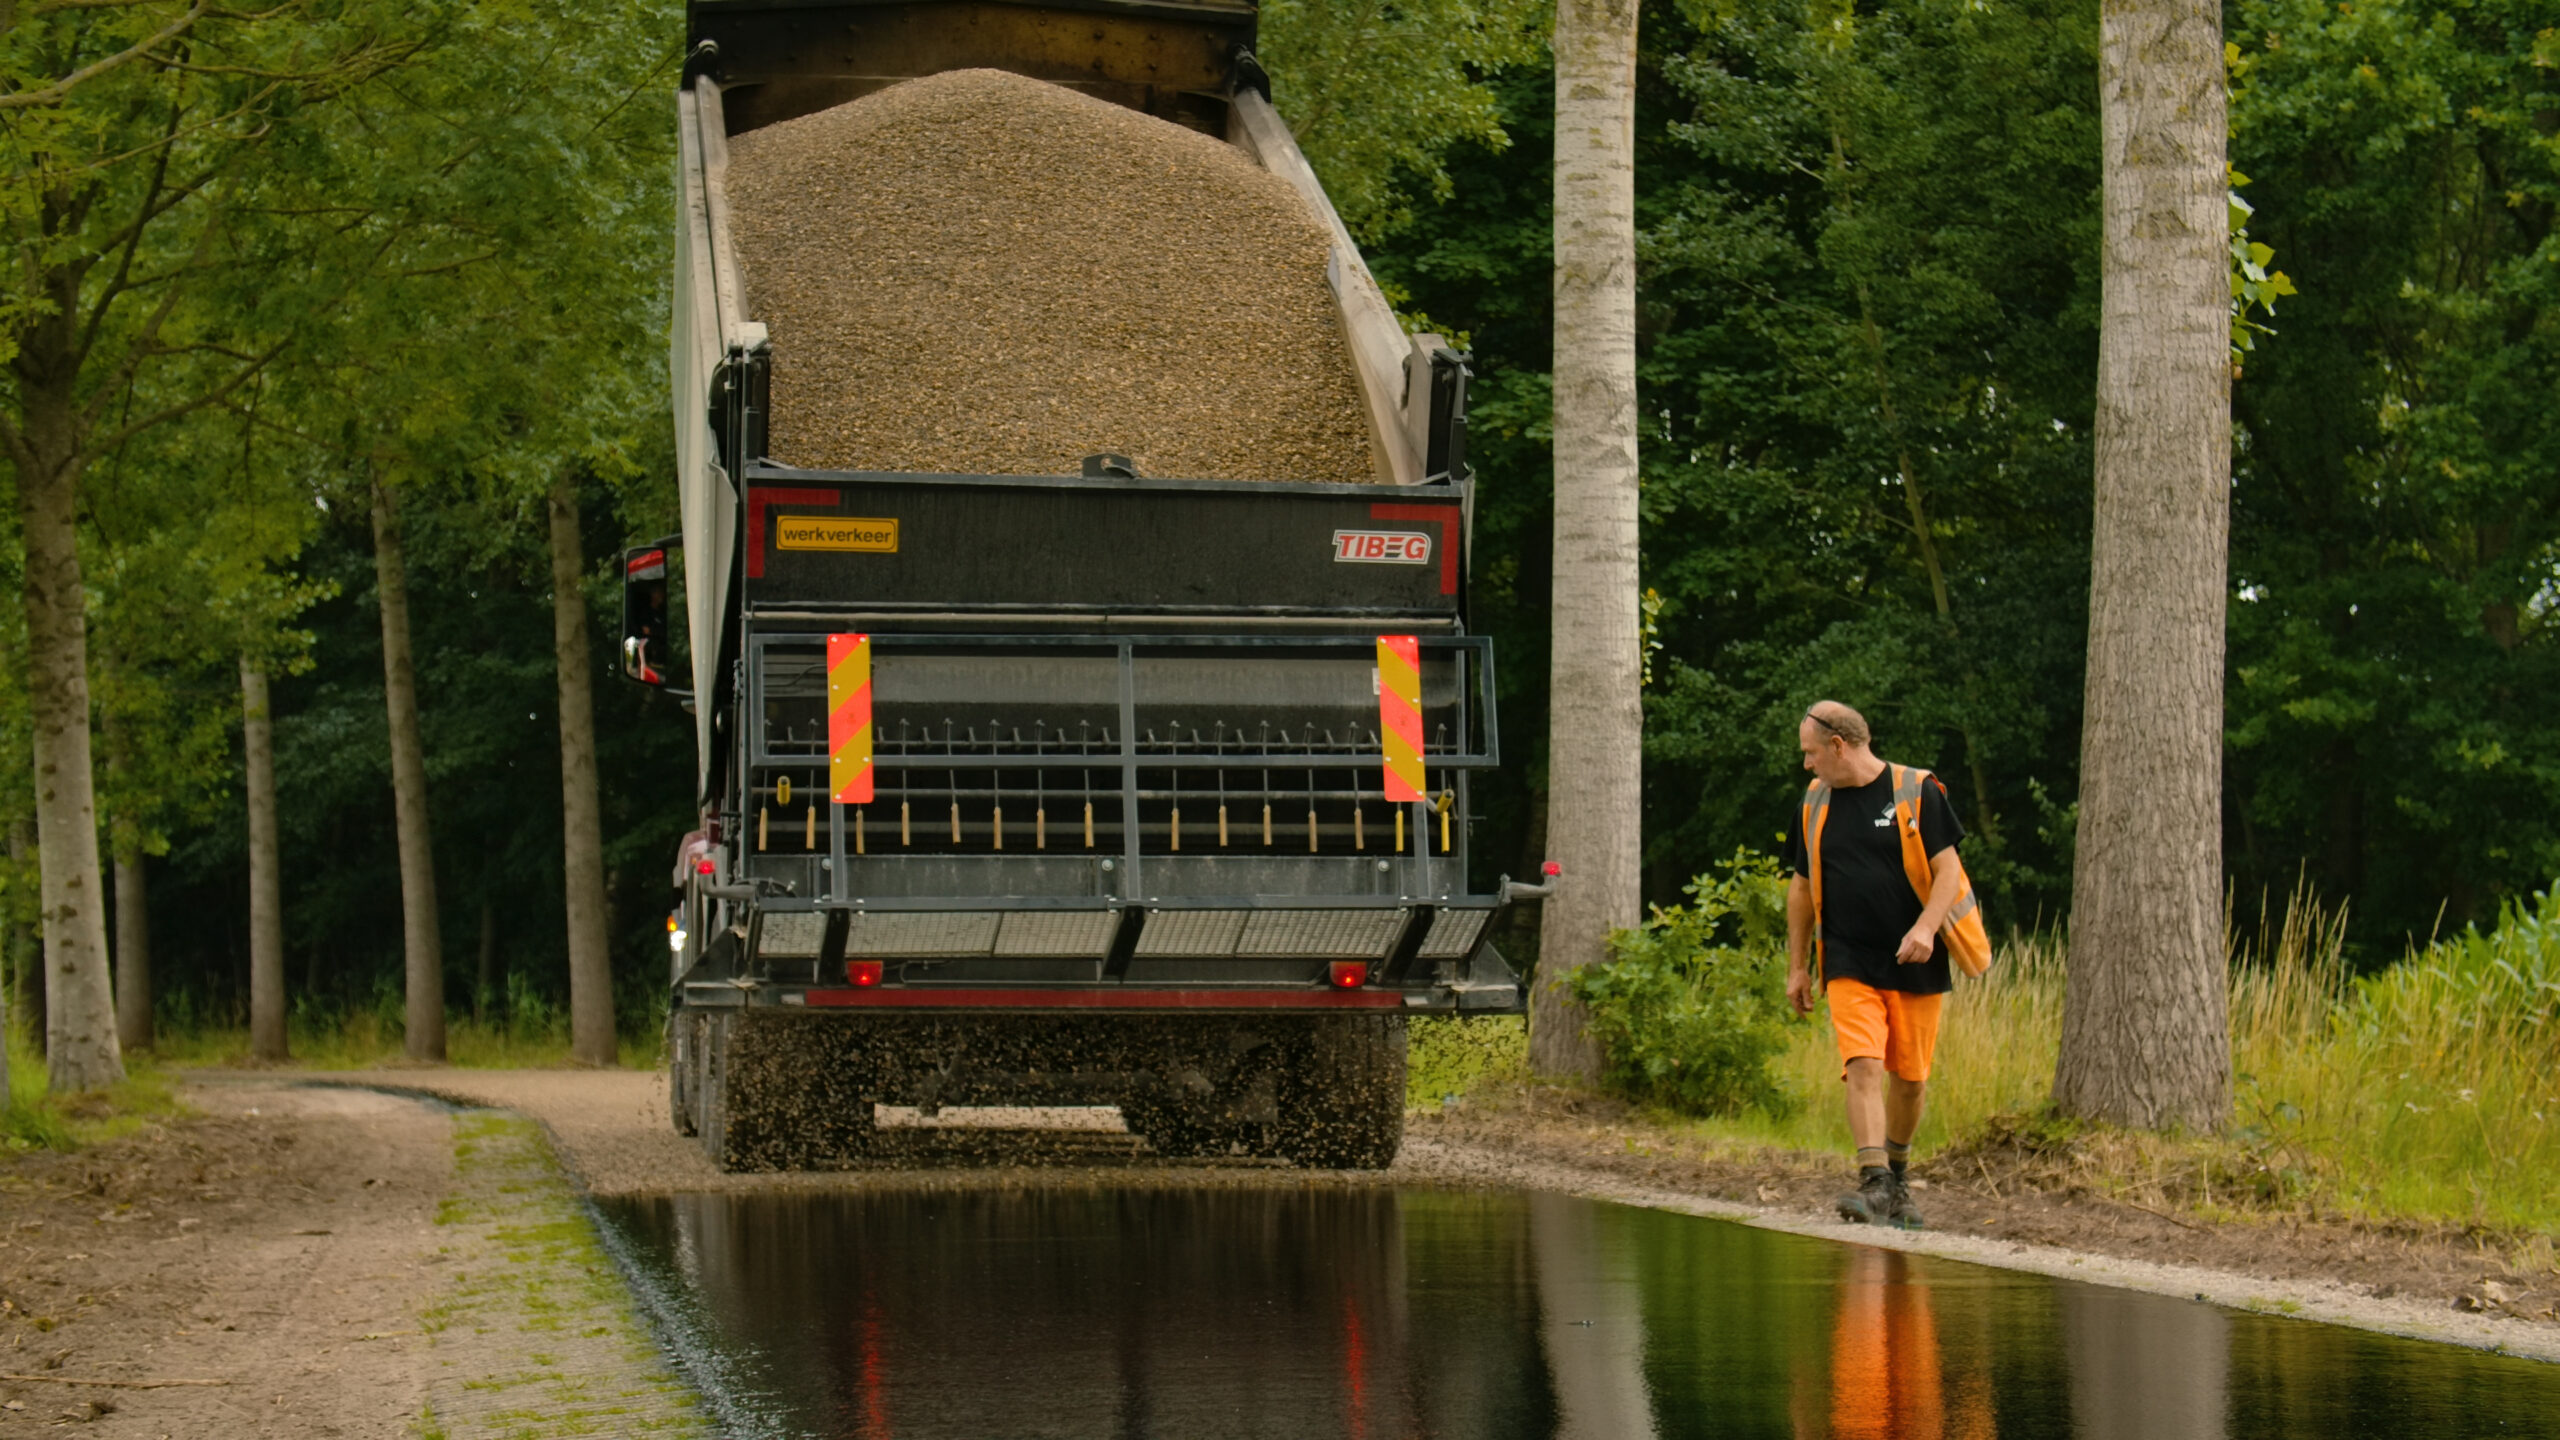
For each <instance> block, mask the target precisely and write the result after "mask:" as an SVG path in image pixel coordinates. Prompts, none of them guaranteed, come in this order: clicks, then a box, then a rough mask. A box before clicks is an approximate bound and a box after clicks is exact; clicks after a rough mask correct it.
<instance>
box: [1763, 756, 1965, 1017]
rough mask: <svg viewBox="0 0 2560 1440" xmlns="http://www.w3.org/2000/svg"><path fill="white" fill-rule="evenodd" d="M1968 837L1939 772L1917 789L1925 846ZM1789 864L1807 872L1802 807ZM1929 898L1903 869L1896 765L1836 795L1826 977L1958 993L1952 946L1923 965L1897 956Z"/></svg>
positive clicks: (1826, 882)
mask: <svg viewBox="0 0 2560 1440" xmlns="http://www.w3.org/2000/svg"><path fill="white" fill-rule="evenodd" d="M1963 838H1964V826H1963V825H1962V824H1960V823H1958V822H1957V820H1956V812H1955V807H1954V806H1953V805H1951V804H1949V803H1948V802H1947V787H1946V786H1944V785H1942V784H1940V783H1939V782H1938V778H1937V777H1936V776H1934V775H1932V776H1930V777H1929V778H1928V779H1927V780H1925V781H1923V782H1922V783H1921V786H1920V848H1921V851H1922V853H1923V854H1928V855H1935V854H1937V853H1938V852H1939V851H1941V850H1944V849H1946V848H1947V847H1948V846H1950V845H1953V844H1955V843H1956V842H1957V841H1959V840H1962V839H1963ZM1787 863H1788V864H1789V865H1790V866H1792V867H1794V869H1795V873H1797V874H1798V875H1807V874H1810V873H1811V872H1810V869H1809V867H1808V865H1807V862H1806V856H1805V848H1804V802H1803V800H1802V799H1801V798H1799V799H1798V800H1797V802H1796V805H1795V808H1794V809H1793V810H1792V811H1790V812H1789V814H1788V819H1787ZM1927 908H1928V901H1927V900H1926V899H1925V898H1923V897H1922V896H1920V895H1917V894H1915V893H1913V891H1912V889H1911V879H1910V877H1909V876H1907V875H1905V874H1903V872H1902V836H1901V835H1900V833H1899V832H1897V831H1896V830H1895V829H1894V826H1893V767H1892V766H1890V765H1888V766H1886V767H1885V768H1884V772H1883V773H1882V774H1880V775H1878V776H1876V778H1875V779H1873V780H1871V781H1869V782H1867V783H1866V784H1864V785H1861V786H1859V787H1858V788H1856V789H1854V790H1834V791H1832V792H1831V809H1830V813H1829V814H1828V816H1827V817H1826V818H1825V819H1824V820H1823V822H1822V975H1823V978H1824V979H1825V980H1862V981H1865V982H1866V983H1867V984H1869V985H1872V986H1874V987H1875V988H1877V989H1879V990H1902V991H1906V992H1909V993H1911V994H1914V995H1939V994H1944V993H1945V992H1947V991H1949V990H1952V989H1954V988H1955V980H1954V977H1953V976H1952V975H1951V974H1950V973H1949V971H1948V969H1947V942H1946V940H1945V938H1944V937H1943V936H1942V937H1940V938H1939V940H1938V948H1937V952H1936V953H1935V954H1933V955H1931V956H1930V957H1929V958H1928V960H1926V961H1925V962H1923V963H1921V964H1918V965H1905V964H1903V963H1902V962H1901V961H1899V960H1897V959H1895V958H1894V952H1895V951H1897V950H1899V949H1901V948H1902V937H1903V936H1905V935H1908V934H1910V933H1911V927H1912V926H1914V925H1916V924H1918V923H1920V912H1921V911H1922V910H1925V909H1927Z"/></svg>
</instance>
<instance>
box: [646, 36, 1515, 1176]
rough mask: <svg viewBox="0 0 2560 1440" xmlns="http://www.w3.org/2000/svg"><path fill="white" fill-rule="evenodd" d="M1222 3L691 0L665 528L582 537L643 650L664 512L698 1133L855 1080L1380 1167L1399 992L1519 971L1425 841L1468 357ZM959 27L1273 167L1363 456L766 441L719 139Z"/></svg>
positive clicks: (1462, 588)
mask: <svg viewBox="0 0 2560 1440" xmlns="http://www.w3.org/2000/svg"><path fill="white" fill-rule="evenodd" d="M1254 23H1255V14H1254V11H1253V9H1252V8H1251V7H1250V6H1249V5H1244V4H1194V3H1121V0H1074V3H1057V4H1020V5H1017V4H1010V3H1001V0H913V3H906V4H889V5H876V4H844V5H828V4H816V5H811V4H794V3H775V0H695V3H694V4H693V5H692V6H691V11H690V25H691V30H692V35H691V39H692V41H693V42H694V47H695V48H694V50H693V56H692V59H690V60H689V61H688V63H687V66H686V69H685V81H684V89H683V93H682V95H681V97H680V107H679V115H680V125H681V127H682V133H681V154H682V159H681V166H680V177H681V201H680V209H679V215H678V233H677V250H676V286H675V316H674V324H673V341H672V352H671V360H672V371H673V382H674V389H675V412H676V422H677V442H678V443H677V450H678V484H679V487H680V492H681V501H682V512H683V524H684V530H683V533H682V535H681V536H680V537H669V539H668V540H667V541H665V542H661V543H659V544H656V545H650V546H643V547H639V548H638V549H635V550H633V551H631V552H629V553H628V554H626V556H625V557H624V564H625V604H624V616H625V618H624V642H623V662H624V670H625V673H626V675H628V676H629V677H631V678H632V679H635V680H638V681H641V682H642V683H646V684H655V685H660V686H668V685H670V683H671V682H672V681H673V680H675V679H676V678H678V671H679V666H680V664H681V663H682V662H679V661H678V660H676V659H675V654H676V647H675V645H674V638H675V637H674V631H675V628H676V627H675V624H674V621H675V615H674V614H673V612H672V611H671V609H670V599H671V593H672V592H671V587H670V578H669V577H670V572H671V568H672V567H671V565H670V559H671V553H670V552H672V551H676V550H678V549H680V550H681V552H682V557H683V563H684V565H685V567H686V583H685V585H684V587H683V602H682V603H683V619H684V622H685V623H684V627H683V628H684V630H685V631H686V632H687V640H688V642H689V644H688V647H687V649H688V650H689V669H690V678H691V680H692V689H691V691H690V693H689V697H688V699H689V705H690V708H691V709H692V711H693V718H694V721H695V726H696V739H697V743H698V752H699V758H700V767H699V770H698V772H697V781H698V787H699V795H700V797H701V800H700V803H701V812H702V821H701V826H700V828H699V829H698V830H697V831H696V832H695V834H694V835H693V836H690V837H688V838H687V842H686V844H685V846H684V849H683V851H682V854H681V857H680V859H679V862H678V867H677V874H676V876H675V880H676V883H677V884H678V886H679V887H680V889H681V892H682V897H683V898H682V901H681V903H680V904H679V905H678V906H677V908H676V910H675V913H674V915H673V916H672V917H671V919H670V932H669V938H670V942H671V948H672V955H673V961H672V963H673V974H672V985H673V992H672V1003H671V1018H670V1040H671V1043H670V1046H669V1055H670V1057H671V1058H670V1064H671V1067H672V1069H671V1079H672V1084H671V1087H670V1090H671V1106H672V1110H673V1117H672V1118H673V1121H674V1123H675V1125H676V1126H677V1128H678V1129H679V1130H681V1131H683V1132H685V1133H687V1134H692V1135H697V1136H699V1137H700V1138H701V1140H702V1143H703V1144H704V1146H705V1148H706V1149H707V1150H708V1151H709V1153H710V1154H711V1155H712V1156H713V1158H714V1159H715V1160H716V1161H717V1162H718V1163H720V1164H721V1165H722V1166H724V1167H727V1168H776V1167H780V1168H793V1167H806V1166H819V1165H830V1164H841V1163H846V1162H848V1161H851V1160H853V1159H856V1158H858V1157H859V1156H860V1155H861V1153H862V1152H863V1149H864V1147H865V1143H866V1140H867V1138H868V1136H869V1134H870V1133H871V1130H872V1126H873V1123H874V1107H875V1106H877V1105H881V1104H889V1105H912V1106H919V1107H923V1108H925V1109H927V1110H932V1109H934V1108H937V1107H940V1106H945V1105H988V1104H1008V1105H1060V1104H1066V1105H1116V1106H1118V1107H1119V1108H1120V1110H1121V1112H1122V1114H1123V1116H1124V1117H1125V1118H1126V1119H1127V1121H1128V1123H1129V1127H1130V1129H1132V1130H1133V1131H1135V1132H1136V1133H1138V1134H1140V1135H1142V1136H1144V1137H1145V1138H1146V1140H1147V1141H1148V1142H1149V1143H1150V1144H1151V1145H1152V1146H1153V1147H1154V1148H1156V1149H1157V1150H1159V1151H1161V1152H1164V1153H1166V1154H1171V1155H1210V1154H1237V1153H1241V1154H1252V1155H1268V1156H1278V1157H1283V1158H1287V1159H1289V1160H1292V1161H1295V1162H1298V1163H1301V1164H1308V1165H1322V1166H1345V1167H1378V1166H1383V1165H1386V1164H1388V1163H1389V1162H1390V1161H1392V1159H1393V1158H1394V1155H1395V1152H1396V1149H1397V1146H1398V1143H1399V1141H1400V1139H1401V1134H1402V1114H1403V1101H1404V1045H1405V1030H1404V1026H1405V1020H1406V1018H1407V1017H1408V1016H1413V1015H1429V1014H1442V1015H1489V1014H1507V1013H1517V1012H1518V1011H1519V1010H1520V1009H1521V1008H1522V999H1523V997H1522V991H1521V986H1520V982H1519V980H1518V978H1517V977H1516V976H1515V975H1514V973H1513V972H1512V971H1511V969H1510V968H1509V967H1508V965H1507V964H1506V963H1505V962H1504V960H1503V958H1502V957H1501V956H1500V955H1499V954H1498V953H1496V952H1495V950H1494V949H1493V947H1492V945H1491V944H1490V943H1489V936H1490V934H1491V933H1492V931H1493V929H1494V922H1495V920H1496V917H1497V915H1498V913H1499V912H1500V910H1501V909H1502V908H1503V907H1504V906H1505V905H1506V904H1508V903H1513V902H1515V901H1517V900H1519V899H1523V898H1530V897H1534V896H1535V895H1536V894H1538V893H1540V892H1539V890H1538V889H1537V888H1536V887H1531V886H1522V885H1514V884H1511V883H1510V882H1508V881H1507V880H1506V881H1504V882H1501V883H1500V884H1497V885H1496V886H1494V887H1493V888H1492V889H1490V890H1483V891H1479V890H1477V889H1475V888H1473V887H1471V886H1470V884H1469V880H1468V873H1469V864H1468V850H1469V843H1470V839H1471V835H1470V829H1471V811H1470V807H1469V796H1468V791H1469V785H1470V781H1471V780H1472V778H1473V777H1475V776H1476V775H1478V774H1479V773H1481V772H1483V771H1485V770H1487V769H1489V768H1490V767H1492V766H1494V765H1495V764H1497V763H1498V759H1499V744H1498V738H1499V737H1498V734H1497V728H1496V724H1495V712H1494V707H1493V693H1494V691H1493V663H1494V657H1493V651H1492V647H1491V645H1490V643H1489V642H1488V641H1487V640H1486V639H1485V638H1484V637H1481V636H1477V635H1474V634H1471V633H1470V632H1469V630H1468V628H1467V624H1466V613H1465V602H1466V588H1467V542H1468V521H1469V517H1470V515H1471V513H1472V503H1473V480H1472V476H1471V473H1470V471H1469V469H1468V466H1467V463H1466V419H1465V407H1466V379H1467V371H1466V366H1465V357H1463V356H1462V355H1459V354H1457V353H1455V352H1453V351H1452V350H1450V349H1449V348H1448V347H1446V346H1445V345H1443V344H1441V343H1440V342H1439V341H1438V340H1437V339H1436V337H1428V336H1424V337H1408V336H1407V335H1405V333H1404V332H1403V330H1402V329H1401V327H1400V326H1398V324H1397V323H1396V321H1395V319H1394V316H1393V315H1392V313H1391V312H1390V311H1389V310H1388V308H1387V306H1386V304H1385V303H1384V301H1383V300H1382V299H1381V298H1380V296H1379V293H1378V290H1377V287H1376V286H1375V284H1374V283H1373V282H1372V281H1371V279H1370V277H1369V275H1368V271H1367V269H1366V267H1365V266H1364V265H1363V264H1362V262H1361V260H1360V257H1359V254H1358V251H1357V250H1356V248H1355V247H1354V246H1353V245H1352V243H1351V241H1350V239H1349V237H1348V235H1347V234H1346V233H1345V232H1344V231H1343V229H1342V226H1341V224H1340V222H1339V220H1338V219H1337V218H1336V217H1335V216H1334V214H1333V211H1332V208H1331V206H1330V204H1329V203H1328V202H1327V201H1326V200H1325V198H1324V194H1323V191H1322V189H1321V187H1319V186H1318V185H1317V184H1316V181H1315V178H1314V175H1313V172H1312V171H1311V170H1309V169H1308V167H1307V164H1306V161H1305V159H1304V157H1303V156H1302V155H1301V154H1300V153H1299V151H1298V148H1297V145H1296V143H1295V141H1294V140H1293V139H1292V138H1291V137H1290V135H1289V132H1288V129H1287V127H1286V126H1285V125H1284V124H1282V123H1281V121H1280V119H1279V117H1278V115H1277V113H1276V112H1275V111H1273V110H1272V108H1271V105H1270V102H1269V99H1268V96H1267V93H1266V86H1267V82H1265V81H1264V80H1263V79H1262V77H1261V71H1260V68H1259V66H1258V65H1256V64H1255V63H1254V60H1253V56H1252V41H1253V37H1254ZM961 69H989V70H1001V71H1007V72H1011V73H1012V74H1014V75H1019V76H1027V77H1029V78H1030V79H1033V80H1039V81H1044V82H1048V83H1052V84H1059V85H1064V86H1067V87H1069V88H1071V89H1074V90H1077V91H1079V92H1081V93H1083V94H1085V95H1088V96H1092V97H1095V98H1098V99H1101V100H1107V101H1109V102H1111V103H1112V104H1115V105H1120V106H1125V107H1127V108H1129V109H1131V110H1134V111H1137V112H1140V113H1143V114H1147V115H1151V116H1154V117H1155V118H1157V119H1159V120H1162V121H1167V122H1170V123H1172V124H1176V125H1180V126H1183V127H1186V128H1187V129H1189V130H1192V131H1195V132H1199V133H1203V134H1207V135H1212V136H1216V137H1218V138H1220V139H1222V140H1224V141H1226V142H1227V143H1229V144H1232V145H1234V146H1235V147H1236V148H1237V149H1238V150H1239V151H1241V152H1242V153H1244V154H1245V155H1247V156H1250V157H1251V158H1252V159H1253V160H1254V161H1255V162H1256V163H1257V164H1259V165H1260V166H1262V167H1263V168H1264V169H1266V170H1268V171H1269V172H1271V173H1272V174H1273V175H1276V176H1278V177H1280V178H1281V179H1282V180H1285V181H1287V182H1288V183H1289V185H1290V186H1291V187H1292V188H1293V189H1294V190H1295V191H1296V192H1297V193H1298V194H1299V195H1300V196H1301V197H1302V198H1303V200H1304V202H1305V204H1306V205H1307V206H1308V208H1309V210H1310V212H1311V213H1312V214H1313V215H1314V216H1315V217H1316V218H1317V219H1318V220H1319V221H1320V222H1321V223H1322V224H1323V225H1324V227H1325V229H1326V231H1327V232H1328V233H1329V235H1330V250H1329V251H1328V252H1327V253H1326V254H1325V255H1324V257H1323V259H1324V281H1325V285H1326V287H1327V290H1328V292H1329V294H1330V297H1331V301H1332V304H1333V305H1334V307H1335V313H1334V316H1333V320H1334V323H1335V324H1336V325H1338V327H1339V336H1340V342H1341V354H1342V363H1344V364H1347V365H1348V366H1349V367H1350V369H1351V370H1352V372H1353V376H1352V378H1353V380H1354V381H1355V382H1356V385H1355V390H1354V394H1355V395H1356V404H1357V406H1358V409H1359V419H1358V421H1357V422H1356V423H1357V424H1359V425H1360V426H1361V427H1362V428H1364V429H1365V434H1366V440H1367V451H1366V453H1367V456H1368V458H1369V460H1370V462H1371V468H1372V472H1373V474H1372V476H1371V479H1372V481H1373V483H1358V484H1353V483H1340V482H1339V481H1337V480H1324V481H1313V480H1293V479H1287V478H1280V479H1271V478H1259V477H1258V478H1256V479H1254V480H1251V481H1243V480H1239V479H1236V478H1227V477H1220V476H1205V477H1203V476H1156V475H1142V474H1139V473H1136V471H1137V468H1138V467H1137V466H1136V465H1134V464H1133V463H1132V462H1130V461H1129V460H1127V459H1125V458H1123V457H1122V456H1120V455H1118V454H1114V453H1108V452H1104V453H1096V454H1092V455H1089V456H1086V457H1083V458H1082V460H1081V462H1080V463H1079V464H1078V465H1076V466H1075V473H1067V474H968V473H925V472H919V471H913V470H899V469H894V468H872V469H824V468H814V467H812V466H808V465H805V464H804V465H788V464H783V463H779V462H778V461H777V460H776V458H775V457H776V456H777V455H785V456H789V455H795V454H806V453H809V451H808V446H807V445H805V444H803V445H800V446H798V447H796V448H795V444H794V435H793V426H794V424H795V423H807V421H806V417H805V416H803V415H799V414H795V412H794V410H793V409H792V408H791V407H789V406H785V407H783V408H782V409H780V410H779V411H777V410H776V408H775V407H774V405H773V403H772V397H773V393H774V385H773V372H774V367H775V365H776V364H777V363H782V364H786V365H787V364H789V363H791V361H792V355H791V354H790V353H788V351H789V347H790V346H791V345H792V344H794V343H795V336H794V334H793V333H792V332H790V331H785V330H780V329H778V328H777V330H776V331H775V332H771V333H769V332H768V328H767V326H766V325H765V324H763V323H761V321H760V320H759V318H758V317H757V316H756V315H754V314H752V313H750V309H751V307H750V303H749V299H748V297H749V294H750V290H751V287H750V286H749V285H748V284H747V283H746V281H745V279H744V278H743V276H744V275H745V273H746V272H747V271H749V270H751V269H752V268H753V262H754V259H755V257H753V256H748V257H745V260H746V262H747V263H745V264H743V265H742V257H741V256H740V254H739V253H738V250H737V244H736V235H737V233H738V231H739V229H740V227H739V226H738V225H736V224H735V223H734V216H733V215H732V213H731V208H730V202H731V196H730V194H729V173H730V145H731V142H732V141H733V140H735V139H737V138H738V137H739V136H741V135H744V134H748V133H750V132H753V131H755V130H757V129H759V128H762V127H766V126H772V125H777V124H783V123H786V122H789V121H791V120H793V119H796V118H799V117H802V116H808V115H813V114H817V113H819V112H821V111H826V110H828V109H830V108H832V107H836V106H842V105H846V104H848V103H852V102H857V101H860V100H862V99H863V97H865V96H868V95H872V94H875V93H877V92H878V91H880V90H882V89H885V88H886V87H888V86H891V85H894V84H897V83H899V82H901V81H905V80H910V79H917V78H920V77H925V76H931V75H938V74H942V73H943V72H946V71H952V70H961ZM1092 281H1093V284H1095V285H1096V286H1107V285H1109V284H1111V283H1112V277H1110V276H1107V275H1097V276H1094V277H1092ZM804 333H805V332H804ZM798 343H802V344H804V345H808V344H809V342H808V341H805V340H803V341H799V342H798ZM1208 343H1214V339H1213V338H1212V339H1211V340H1210V341H1209V342H1208ZM812 353H813V352H812ZM917 363H918V364H919V365H924V364H927V363H929V362H928V361H926V360H924V359H922V358H920V359H919V360H918V362H917ZM1167 363H1168V364H1178V363H1180V357H1179V356H1168V357H1167ZM807 375H808V372H807V370H806V369H804V370H803V371H802V372H801V381H800V383H802V384H803V385H804V386H805V385H806V383H807V378H806V377H807ZM860 402H861V397H860V396H858V395H857V396H856V397H854V403H856V404H859V403H860ZM1060 468H1065V467H1060Z"/></svg>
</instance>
